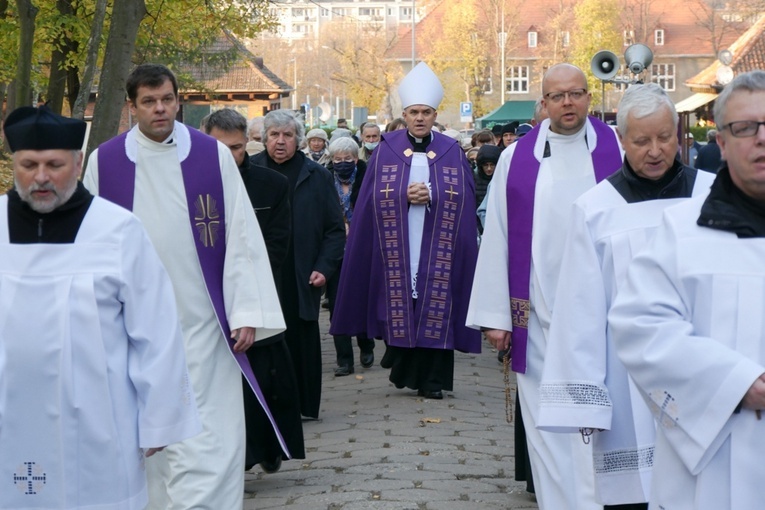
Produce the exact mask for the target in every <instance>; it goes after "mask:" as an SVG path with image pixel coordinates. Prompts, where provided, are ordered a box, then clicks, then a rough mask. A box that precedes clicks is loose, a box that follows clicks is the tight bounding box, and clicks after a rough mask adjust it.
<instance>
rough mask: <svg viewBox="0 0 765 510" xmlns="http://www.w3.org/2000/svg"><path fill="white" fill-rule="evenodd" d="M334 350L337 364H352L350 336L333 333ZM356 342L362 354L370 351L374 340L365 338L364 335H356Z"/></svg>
mask: <svg viewBox="0 0 765 510" xmlns="http://www.w3.org/2000/svg"><path fill="white" fill-rule="evenodd" d="M334 339H335V351H336V352H337V366H339V367H346V366H347V367H352V366H353V342H352V337H350V336H348V335H334ZM356 343H357V344H358V346H359V350H360V351H361V352H362V353H363V354H368V353H370V352H372V351H373V350H374V348H375V341H374V340H373V339H371V338H367V336H366V335H359V336H357V337H356Z"/></svg>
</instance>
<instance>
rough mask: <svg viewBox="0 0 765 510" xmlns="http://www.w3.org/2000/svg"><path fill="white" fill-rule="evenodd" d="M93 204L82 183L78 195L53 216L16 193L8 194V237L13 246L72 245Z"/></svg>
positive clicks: (10, 192)
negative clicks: (33, 244) (36, 207)
mask: <svg viewBox="0 0 765 510" xmlns="http://www.w3.org/2000/svg"><path fill="white" fill-rule="evenodd" d="M91 202H93V195H91V194H90V192H89V191H88V190H86V189H85V186H83V185H82V183H81V182H78V183H77V189H76V190H75V192H74V194H73V195H72V196H71V197H70V198H69V200H67V201H66V203H64V204H62V205H60V206H59V207H58V208H57V209H54V210H53V211H51V212H49V213H45V214H42V213H39V212H37V211H35V210H33V209H32V208H31V207H29V205H28V204H27V203H26V202H24V201H22V200H21V197H19V194H18V193H17V192H16V190H15V189H12V190H10V191H9V192H8V237H9V238H10V242H11V243H13V244H32V243H50V244H69V243H73V242H74V240H75V238H76V237H77V232H79V231H80V225H82V220H83V219H84V218H85V215H86V214H87V212H88V209H89V208H90V204H91Z"/></svg>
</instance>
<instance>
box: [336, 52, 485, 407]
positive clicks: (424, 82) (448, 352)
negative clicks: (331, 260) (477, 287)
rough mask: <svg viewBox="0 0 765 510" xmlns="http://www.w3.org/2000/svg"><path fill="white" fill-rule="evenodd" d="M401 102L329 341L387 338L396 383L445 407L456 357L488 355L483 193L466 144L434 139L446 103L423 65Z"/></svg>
mask: <svg viewBox="0 0 765 510" xmlns="http://www.w3.org/2000/svg"><path fill="white" fill-rule="evenodd" d="M399 93H400V94H401V96H402V104H403V105H404V106H405V109H404V119H405V120H406V121H407V129H406V130H399V131H394V132H391V133H386V134H385V135H384V136H383V138H382V141H381V142H380V145H379V146H378V147H377V148H376V150H375V151H374V153H373V154H372V157H371V159H370V161H369V164H368V167H367V176H366V177H365V179H364V183H363V184H362V186H361V191H360V193H359V198H358V200H357V202H356V209H355V211H354V217H353V223H352V224H351V230H350V234H349V238H348V243H347V246H346V251H345V259H344V262H343V268H342V273H341V276H340V288H339V291H338V296H337V302H336V304H335V313H334V317H333V321H332V327H331V330H330V331H331V332H332V334H347V335H358V334H361V333H366V334H367V335H368V336H369V337H377V338H382V339H383V340H385V342H386V344H387V346H388V349H387V351H386V354H385V356H384V357H383V360H382V363H381V364H382V366H383V367H385V368H391V369H392V370H391V376H390V380H391V382H393V383H394V384H395V385H396V386H397V387H399V388H403V387H408V388H411V389H415V390H418V393H419V394H420V395H421V396H426V397H429V398H436V399H438V398H443V393H442V391H443V390H452V380H453V372H454V349H457V350H460V351H463V352H480V350H481V339H480V333H479V332H478V331H475V330H472V329H469V328H466V327H465V318H466V314H467V305H468V301H469V293H470V289H471V286H472V280H473V276H472V274H473V269H474V267H475V262H476V257H477V253H478V246H477V229H476V221H475V192H474V188H475V185H474V182H473V175H472V172H471V169H470V165H469V164H468V162H467V159H466V158H465V155H464V153H463V151H462V149H461V148H460V146H459V144H458V143H457V142H456V141H454V140H452V139H450V138H448V137H446V136H444V135H441V134H440V133H437V132H432V131H431V129H432V126H433V123H434V122H435V119H436V107H437V106H438V103H440V100H441V97H442V96H443V89H442V88H441V85H440V83H439V82H438V79H437V78H436V77H435V75H434V74H433V73H432V71H431V70H430V69H429V68H428V67H427V66H426V65H425V64H420V65H418V66H417V67H415V69H414V70H413V71H412V72H411V73H410V74H409V75H408V76H407V77H406V78H405V79H404V81H403V82H402V84H401V86H400V88H399Z"/></svg>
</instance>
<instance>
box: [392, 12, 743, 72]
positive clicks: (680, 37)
mask: <svg viewBox="0 0 765 510" xmlns="http://www.w3.org/2000/svg"><path fill="white" fill-rule="evenodd" d="M463 1H465V0H441V2H439V3H438V4H437V5H436V7H435V8H434V9H433V10H432V11H431V12H430V13H429V14H428V15H427V16H425V17H424V18H423V19H422V20H421V21H420V22H419V23H418V24H417V26H416V28H415V37H416V45H417V48H416V51H417V55H418V57H419V56H421V55H423V54H424V52H425V50H426V49H427V46H428V44H427V43H426V41H423V40H422V38H421V37H420V34H423V33H424V28H425V26H426V25H429V24H439V23H440V22H441V19H442V18H443V16H444V13H445V12H446V10H447V9H449V7H450V6H451V5H452V4H456V3H457V2H463ZM577 3H578V1H577V0H562V1H561V0H535V1H533V2H518V3H513V4H512V7H511V8H512V9H513V13H512V14H510V13H508V20H511V19H512V20H515V21H509V22H508V25H515V28H511V27H510V26H508V28H507V32H508V34H509V36H510V37H509V39H508V43H507V48H508V58H509V59H513V58H520V59H524V58H534V57H539V56H541V55H542V54H543V53H544V52H545V51H546V50H545V45H546V44H548V41H549V29H548V28H547V27H549V25H550V22H551V20H552V19H553V17H554V16H556V15H557V14H558V13H561V15H562V16H564V18H566V17H568V18H570V21H569V22H568V23H563V24H560V25H562V26H570V27H571V31H572V32H573V30H574V25H573V13H574V6H575V5H576V4H577ZM477 5H478V4H477ZM649 8H650V12H649V14H648V15H647V18H648V21H647V23H646V25H647V26H646V35H647V37H646V39H647V40H643V41H641V40H636V41H634V42H642V43H644V44H646V45H648V46H649V47H650V48H651V49H652V50H653V51H654V54H655V55H656V56H680V55H682V56H714V47H713V44H712V37H711V34H710V32H709V30H708V29H705V28H703V27H702V26H701V23H702V22H703V21H704V18H705V17H706V16H707V15H706V14H705V13H704V12H703V11H700V10H699V7H698V6H697V5H694V4H690V3H689V2H688V1H687V0H662V1H661V2H651V3H650V4H649ZM623 16H624V19H623V20H622V26H623V27H624V28H625V29H626V28H628V27H629V25H628V22H630V21H633V22H634V20H633V19H632V18H633V15H632V14H631V13H630V12H629V11H628V10H627V9H623ZM718 26H723V25H720V21H719V20H718ZM724 26H725V28H726V30H725V33H724V36H723V37H722V39H721V43H720V47H721V48H725V47H727V46H728V45H730V44H732V43H733V41H735V40H736V38H737V37H738V36H739V35H741V34H742V33H743V31H744V30H746V27H747V24H746V23H744V22H732V23H730V24H727V25H724ZM630 28H632V29H634V30H635V31H636V32H640V27H638V26H632V27H630ZM659 28H660V29H663V30H664V44H663V45H661V46H656V45H654V30H656V29H659ZM530 29H537V30H538V32H539V45H538V46H537V47H536V48H529V47H528V45H527V32H528V31H529V30H530ZM572 35H573V34H572ZM387 55H388V56H389V58H394V59H397V60H407V59H409V58H411V55H412V31H411V28H404V29H403V31H402V33H401V34H400V36H399V40H398V42H397V44H396V45H395V46H394V47H393V48H391V50H390V51H389V52H388V54H387Z"/></svg>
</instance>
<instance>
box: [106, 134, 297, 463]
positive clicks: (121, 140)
mask: <svg viewBox="0 0 765 510" xmlns="http://www.w3.org/2000/svg"><path fill="white" fill-rule="evenodd" d="M188 132H189V137H190V138H191V149H190V151H189V155H188V156H187V157H186V159H185V160H183V161H182V162H181V173H182V174H183V186H184V188H185V190H186V201H187V203H188V210H189V221H190V222H191V230H192V232H195V233H196V234H197V235H195V236H194V245H195V247H196V251H197V257H198V259H199V265H200V266H201V268H202V275H203V277H204V280H205V286H206V287H207V293H208V295H209V297H210V302H211V303H212V305H213V309H214V310H215V315H216V317H217V318H218V325H219V326H220V329H221V331H222V332H223V337H224V338H225V339H226V343H227V345H228V348H229V351H230V352H231V354H232V355H233V356H234V359H235V360H236V362H237V364H238V365H239V368H240V370H241V371H242V374H243V375H244V377H245V379H246V380H247V382H248V383H249V385H250V387H251V388H252V391H253V392H254V393H255V396H256V397H257V399H258V402H259V403H260V405H261V407H262V408H263V410H264V411H265V413H266V416H268V420H269V421H270V422H271V426H272V427H273V429H274V433H275V434H276V437H277V439H278V440H279V444H280V445H281V448H282V450H283V451H284V453H285V454H287V456H288V457H291V455H290V454H289V450H288V449H287V444H286V443H285V441H284V438H283V437H282V435H281V432H280V431H279V427H278V426H277V425H276V421H275V420H274V417H273V416H272V414H271V410H270V409H269V408H268V404H267V403H266V399H265V397H264V396H263V392H262V391H261V390H260V386H259V385H258V381H257V379H255V374H254V373H253V372H252V367H251V366H250V362H249V361H248V360H247V354H246V353H244V352H234V349H233V346H234V344H235V342H234V341H233V340H232V339H231V328H230V327H229V324H228V318H227V317H226V307H225V303H224V299H223V270H224V262H225V259H226V242H225V240H226V216H225V207H224V206H223V180H222V178H221V175H220V165H219V164H218V145H217V142H216V141H215V139H214V138H211V137H209V136H207V135H204V134H202V133H201V132H199V131H197V130H196V129H191V128H190V129H188ZM127 134H128V133H123V134H121V135H119V136H117V137H115V138H112V139H111V140H109V141H108V142H106V143H104V144H102V145H101V146H100V147H99V149H98V179H99V186H98V188H99V195H100V196H101V197H103V198H105V199H107V200H109V201H111V202H114V203H115V204H117V205H120V206H122V207H124V208H125V209H127V210H129V211H132V210H133V197H134V194H135V163H134V162H133V161H130V159H129V158H128V157H127V151H126V147H125V140H126V138H127Z"/></svg>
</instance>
